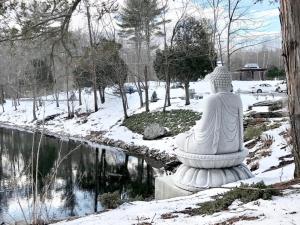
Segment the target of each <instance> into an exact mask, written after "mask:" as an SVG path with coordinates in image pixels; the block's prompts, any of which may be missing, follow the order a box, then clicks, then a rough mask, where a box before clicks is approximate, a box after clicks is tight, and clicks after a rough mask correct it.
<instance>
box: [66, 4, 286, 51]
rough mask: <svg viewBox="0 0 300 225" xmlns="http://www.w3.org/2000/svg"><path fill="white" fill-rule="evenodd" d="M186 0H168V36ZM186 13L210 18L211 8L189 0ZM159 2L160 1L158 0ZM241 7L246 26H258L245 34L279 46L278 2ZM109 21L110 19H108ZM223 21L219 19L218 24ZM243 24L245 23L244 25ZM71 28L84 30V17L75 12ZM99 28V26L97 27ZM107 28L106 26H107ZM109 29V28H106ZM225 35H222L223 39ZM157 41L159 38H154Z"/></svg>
mask: <svg viewBox="0 0 300 225" xmlns="http://www.w3.org/2000/svg"><path fill="white" fill-rule="evenodd" d="M186 1H188V0H169V11H168V15H167V18H169V19H172V22H171V23H169V24H168V25H167V30H168V31H169V32H168V33H169V35H168V36H169V38H170V36H171V31H172V28H173V27H174V25H175V23H176V21H177V19H178V18H179V17H180V15H181V13H182V9H183V8H184V6H185V4H184V3H183V2H186ZM189 1H190V3H189V5H188V9H187V14H188V15H194V16H195V17H207V18H212V10H211V9H209V8H205V7H203V6H204V5H203V2H205V1H206V0H189ZM117 2H118V4H119V6H120V8H121V7H122V5H123V4H124V0H118V1H117ZM158 2H161V1H158ZM241 8H242V9H243V8H245V9H248V13H247V17H250V18H251V19H252V20H253V22H250V21H249V22H247V23H248V24H247V25H246V26H247V27H250V28H251V27H253V26H258V27H259V28H258V29H255V30H253V31H249V32H248V33H247V35H248V36H249V39H251V38H252V39H253V38H264V37H265V38H269V39H272V40H273V39H274V41H272V42H270V43H267V44H266V45H268V47H270V48H279V47H280V42H281V40H280V21H279V9H278V8H279V4H278V3H272V4H270V3H269V1H268V0H265V1H263V3H256V4H254V0H242V4H241ZM109 21H110V19H109ZM222 23H225V22H224V21H222V20H220V24H221V25H222ZM114 26H115V28H117V29H118V26H117V25H116V24H115V25H114ZM244 26H245V25H244ZM71 27H72V28H73V29H83V30H85V29H86V27H87V25H86V18H84V16H83V15H82V14H81V15H80V14H76V15H75V16H74V17H73V19H72V23H71ZM99 29H101V28H99ZM107 29H108V28H107ZM108 30H110V31H111V29H108ZM225 39H226V37H225V36H224V40H225ZM156 41H157V42H159V40H156Z"/></svg>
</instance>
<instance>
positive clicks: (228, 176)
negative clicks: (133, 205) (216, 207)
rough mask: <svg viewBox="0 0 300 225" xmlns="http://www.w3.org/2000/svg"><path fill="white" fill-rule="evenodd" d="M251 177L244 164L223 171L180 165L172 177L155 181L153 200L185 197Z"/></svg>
mask: <svg viewBox="0 0 300 225" xmlns="http://www.w3.org/2000/svg"><path fill="white" fill-rule="evenodd" d="M251 177H253V175H252V174H251V172H250V171H249V169H248V168H247V167H246V166H245V165H244V164H240V165H238V166H235V167H231V168H223V169H197V168H193V167H189V166H186V165H184V164H182V165H181V166H180V167H179V168H178V169H177V171H176V173H175V174H174V175H171V176H166V177H158V178H156V179H155V199H156V200H161V199H168V198H175V197H180V196H187V195H191V194H194V193H197V192H199V191H202V190H205V189H208V188H216V187H221V186H222V185H225V184H228V183H233V182H236V181H238V180H246V179H249V178H251Z"/></svg>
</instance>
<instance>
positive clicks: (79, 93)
mask: <svg viewBox="0 0 300 225" xmlns="http://www.w3.org/2000/svg"><path fill="white" fill-rule="evenodd" d="M78 98H79V105H82V99H81V87H79V88H78Z"/></svg>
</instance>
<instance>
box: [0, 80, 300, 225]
mask: <svg viewBox="0 0 300 225" xmlns="http://www.w3.org/2000/svg"><path fill="white" fill-rule="evenodd" d="M266 82H268V83H271V84H273V85H274V84H275V83H277V82H274V81H272V82H270V81H266ZM256 83H258V82H245V81H235V82H233V86H234V90H235V91H236V90H238V89H241V90H249V87H251V86H252V85H254V84H256ZM259 83H261V82H259ZM191 88H193V89H195V91H196V93H197V94H199V95H203V99H199V100H194V99H192V100H191V105H189V106H185V105H184V100H182V99H181V97H182V96H183V95H184V90H182V89H172V90H171V96H172V99H171V102H172V106H171V107H169V109H191V110H194V111H197V112H202V107H203V101H204V100H205V98H206V97H207V96H208V95H209V85H208V84H207V83H206V82H195V83H192V84H191ZM154 90H155V91H156V92H157V95H158V97H159V98H160V100H159V101H158V102H156V103H151V104H150V109H151V111H156V110H161V108H162V105H163V96H164V84H163V83H161V84H159V83H156V82H152V83H151V85H150V94H151V93H152V92H153V91H154ZM240 95H241V98H242V102H243V105H244V111H245V112H246V111H247V109H248V106H250V105H252V104H254V103H256V102H259V101H263V100H273V99H274V100H278V99H281V98H283V97H285V95H284V94H279V95H277V94H275V95H259V96H257V95H256V94H250V93H241V94H240ZM61 99H65V95H64V94H63V93H62V94H61ZM43 100H44V106H43V107H41V108H40V110H39V111H38V113H37V114H38V115H37V116H38V119H39V120H41V119H43V118H44V117H47V116H50V115H55V114H59V115H58V116H56V117H55V118H54V119H53V120H50V121H48V122H47V123H46V124H45V126H44V127H45V129H46V133H47V134H49V135H53V136H56V137H61V138H73V139H77V140H81V141H87V140H88V141H91V143H92V142H93V141H94V142H99V143H104V144H107V145H117V147H120V148H122V149H125V150H129V151H136V152H137V153H143V154H145V155H146V156H147V155H148V156H151V157H153V158H158V159H165V160H167V159H169V158H170V157H172V156H173V150H174V148H175V145H174V139H175V137H166V138H163V139H161V140H154V141H146V140H143V138H142V135H140V134H136V133H133V132H132V131H130V130H129V129H127V128H126V127H124V126H122V125H121V124H122V120H123V111H122V105H121V99H120V98H119V97H118V96H115V95H113V93H112V90H107V95H106V103H105V104H103V105H100V110H99V111H98V112H96V113H89V112H90V111H91V110H92V108H93V98H92V95H91V94H90V93H89V92H84V93H83V105H82V106H79V105H78V102H75V103H74V109H75V111H77V112H78V114H82V115H83V116H75V117H74V118H73V119H66V117H67V106H66V101H61V102H60V107H59V108H57V107H56V104H55V101H54V100H53V97H52V96H47V97H43ZM128 104H129V115H132V114H135V113H139V112H142V111H144V109H141V108H139V98H138V94H137V93H134V94H132V95H128ZM31 110H32V101H30V100H28V99H21V101H20V105H19V106H18V109H17V110H14V107H13V106H12V104H11V101H10V100H8V101H7V103H6V104H5V112H4V113H1V114H0V125H2V126H9V127H11V128H19V129H23V130H27V131H33V130H34V129H35V128H36V124H35V123H33V122H32V111H31ZM85 113H87V114H85ZM275 122H276V121H275ZM288 129H289V124H288V122H287V121H280V122H279V126H277V127H274V128H272V129H271V130H268V131H265V132H264V133H263V136H264V137H265V138H262V139H261V140H259V141H257V142H256V143H254V144H252V145H251V148H250V154H249V157H248V158H247V159H246V160H245V163H246V164H247V165H248V166H249V168H251V169H252V172H253V174H255V177H254V178H251V179H249V180H246V181H243V182H244V183H248V184H252V183H256V182H259V181H263V182H264V183H265V184H274V183H278V182H285V181H289V180H291V179H293V170H294V164H293V163H292V159H293V157H292V155H291V149H290V147H289V145H288V142H289V140H288ZM267 139H268V140H270V139H271V140H272V141H271V143H269V142H268V143H269V144H268V146H267V147H266V140H267ZM238 184H240V182H237V183H232V184H229V185H227V186H236V185H238ZM293 187H299V185H298V186H293ZM226 190H227V189H224V188H217V189H209V190H205V191H203V192H200V193H197V194H195V195H192V196H188V197H182V198H175V199H170V200H162V201H150V202H133V203H125V204H123V205H121V206H120V207H119V208H117V209H115V210H110V211H105V212H102V213H100V214H98V215H90V216H88V217H83V218H80V219H77V220H73V221H69V222H66V221H63V222H61V223H60V224H68V225H77V224H83V225H88V224H93V225H94V224H96V225H97V224H99V225H102V224H104V225H110V224H120V225H125V224H126V225H127V224H128V225H132V224H144V225H146V224H147V225H148V224H183V223H189V224H190V225H194V224H195V225H196V224H225V223H223V222H224V221H230V220H232V221H235V220H236V221H238V220H241V221H240V222H237V223H235V224H272V225H274V224H288V223H290V224H292V223H293V221H299V219H300V217H299V215H300V207H299V206H298V204H297V201H299V200H300V195H299V193H298V192H295V191H294V192H292V191H285V195H284V196H281V197H274V198H273V200H272V201H265V200H258V201H256V202H250V203H247V204H241V203H240V202H238V201H236V202H234V204H233V205H231V206H230V207H229V210H227V211H225V212H222V213H215V214H213V215H211V216H188V215H186V214H182V213H176V211H180V210H183V209H185V208H187V207H192V208H193V207H195V206H196V204H198V203H201V202H205V201H208V200H210V199H211V197H212V196H215V195H216V194H219V193H222V192H224V191H226ZM168 214H171V215H172V216H171V217H170V218H168V216H165V215H168ZM274 214H276V215H277V216H276V217H274ZM294 224H296V223H294Z"/></svg>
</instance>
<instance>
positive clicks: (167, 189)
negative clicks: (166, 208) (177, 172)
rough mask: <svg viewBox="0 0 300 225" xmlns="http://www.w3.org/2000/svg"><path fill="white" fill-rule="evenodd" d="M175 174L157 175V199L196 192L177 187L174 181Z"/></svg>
mask: <svg viewBox="0 0 300 225" xmlns="http://www.w3.org/2000/svg"><path fill="white" fill-rule="evenodd" d="M173 180H174V175H171V176H166V177H157V178H156V179H155V199H156V200H161V199H168V198H175V197H180V196H187V195H192V194H194V192H191V191H186V190H184V189H181V188H179V187H177V186H176V185H175V183H174V181H173Z"/></svg>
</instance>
